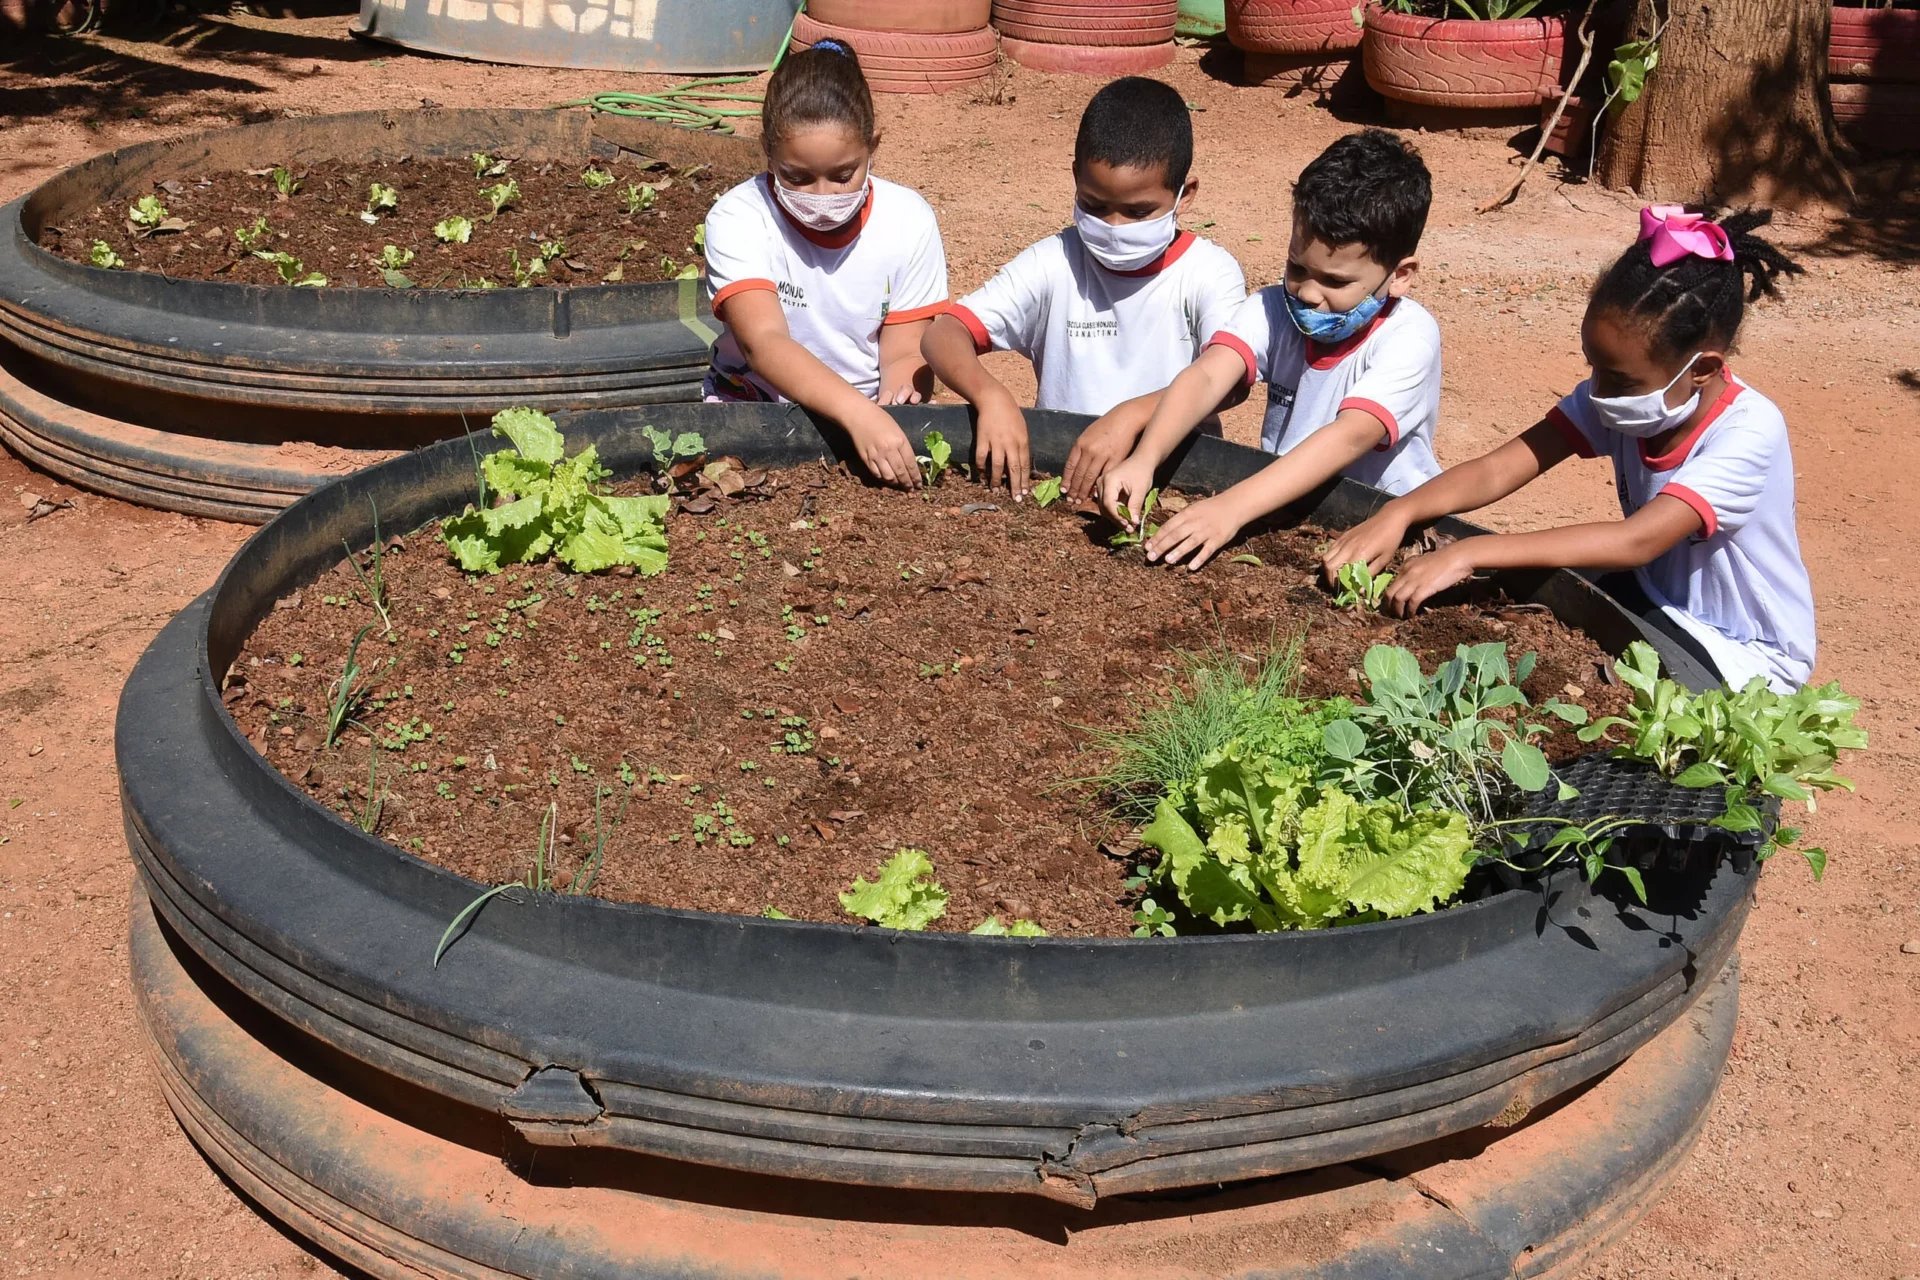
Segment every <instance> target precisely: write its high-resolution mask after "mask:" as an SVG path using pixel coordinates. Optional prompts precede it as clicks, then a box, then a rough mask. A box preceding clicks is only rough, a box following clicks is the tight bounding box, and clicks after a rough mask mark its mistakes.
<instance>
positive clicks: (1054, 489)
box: [1033, 476, 1060, 507]
mask: <svg viewBox="0 0 1920 1280" xmlns="http://www.w3.org/2000/svg"><path fill="white" fill-rule="evenodd" d="M1033 500H1034V501H1035V502H1037V503H1039V504H1040V505H1041V506H1043V507H1050V506H1052V505H1053V504H1054V503H1056V502H1058V501H1060V477H1059V476H1048V477H1047V478H1046V479H1045V480H1042V481H1041V482H1040V483H1039V484H1036V485H1034V486H1033Z"/></svg>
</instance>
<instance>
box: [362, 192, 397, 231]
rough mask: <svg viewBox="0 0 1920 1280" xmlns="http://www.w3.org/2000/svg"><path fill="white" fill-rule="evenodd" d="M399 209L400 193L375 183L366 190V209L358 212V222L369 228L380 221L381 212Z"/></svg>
mask: <svg viewBox="0 0 1920 1280" xmlns="http://www.w3.org/2000/svg"><path fill="white" fill-rule="evenodd" d="M399 207H400V193H399V192H398V191H395V190H394V189H393V188H392V187H387V186H382V185H381V184H379V183H378V182H376V183H374V184H373V185H372V186H370V187H368V188H367V207H366V208H365V209H362V210H361V211H360V221H362V222H364V223H366V224H367V225H369V226H371V225H373V224H374V223H375V222H378V221H379V220H380V215H381V214H382V213H383V212H385V211H386V210H388V209H397V208H399Z"/></svg>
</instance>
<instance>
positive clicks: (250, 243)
mask: <svg viewBox="0 0 1920 1280" xmlns="http://www.w3.org/2000/svg"><path fill="white" fill-rule="evenodd" d="M272 234H273V228H272V227H270V226H268V225H267V218H266V215H265V214H262V215H260V216H259V217H257V218H255V219H254V220H253V225H252V226H251V227H237V228H235V229H234V233H233V239H234V242H235V243H236V244H238V245H239V246H240V247H241V248H242V249H245V250H246V251H247V252H249V253H251V252H252V251H253V250H254V249H256V248H258V247H259V246H260V245H261V244H263V243H265V242H266V239H267V237H268V236H270V235H272Z"/></svg>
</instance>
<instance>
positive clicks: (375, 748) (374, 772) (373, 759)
mask: <svg viewBox="0 0 1920 1280" xmlns="http://www.w3.org/2000/svg"><path fill="white" fill-rule="evenodd" d="M376 787H379V789H380V794H379V795H378V796H375V795H374V789H375V788H376ZM389 794H390V793H389V792H388V790H387V789H386V788H385V787H382V786H380V744H379V743H378V742H374V743H372V744H370V745H369V746H368V747H367V797H366V803H365V804H363V805H362V806H361V807H360V812H359V813H357V814H355V815H354V823H355V825H357V826H358V827H359V828H360V829H361V830H362V831H364V832H366V833H367V834H368V835H372V834H373V833H374V832H376V831H378V830H379V829H380V815H381V814H382V813H383V812H385V810H386V807H387V796H388V795H389Z"/></svg>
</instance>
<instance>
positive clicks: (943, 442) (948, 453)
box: [919, 431, 953, 485]
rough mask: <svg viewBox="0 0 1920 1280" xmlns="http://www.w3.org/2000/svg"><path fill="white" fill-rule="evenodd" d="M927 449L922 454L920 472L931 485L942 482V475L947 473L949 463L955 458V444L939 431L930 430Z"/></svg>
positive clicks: (927, 436) (927, 437)
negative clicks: (949, 442)
mask: <svg viewBox="0 0 1920 1280" xmlns="http://www.w3.org/2000/svg"><path fill="white" fill-rule="evenodd" d="M926 446H927V451H926V453H924V454H921V455H920V458H919V461H920V474H921V475H922V476H924V477H925V478H926V482H927V483H928V484H929V485H935V484H939V483H940V477H941V476H943V475H945V474H946V473H947V467H948V463H949V462H950V461H951V460H952V458H953V446H952V445H950V444H948V443H947V438H946V437H945V436H943V435H941V434H940V433H939V432H938V431H929V432H927V435H926Z"/></svg>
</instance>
